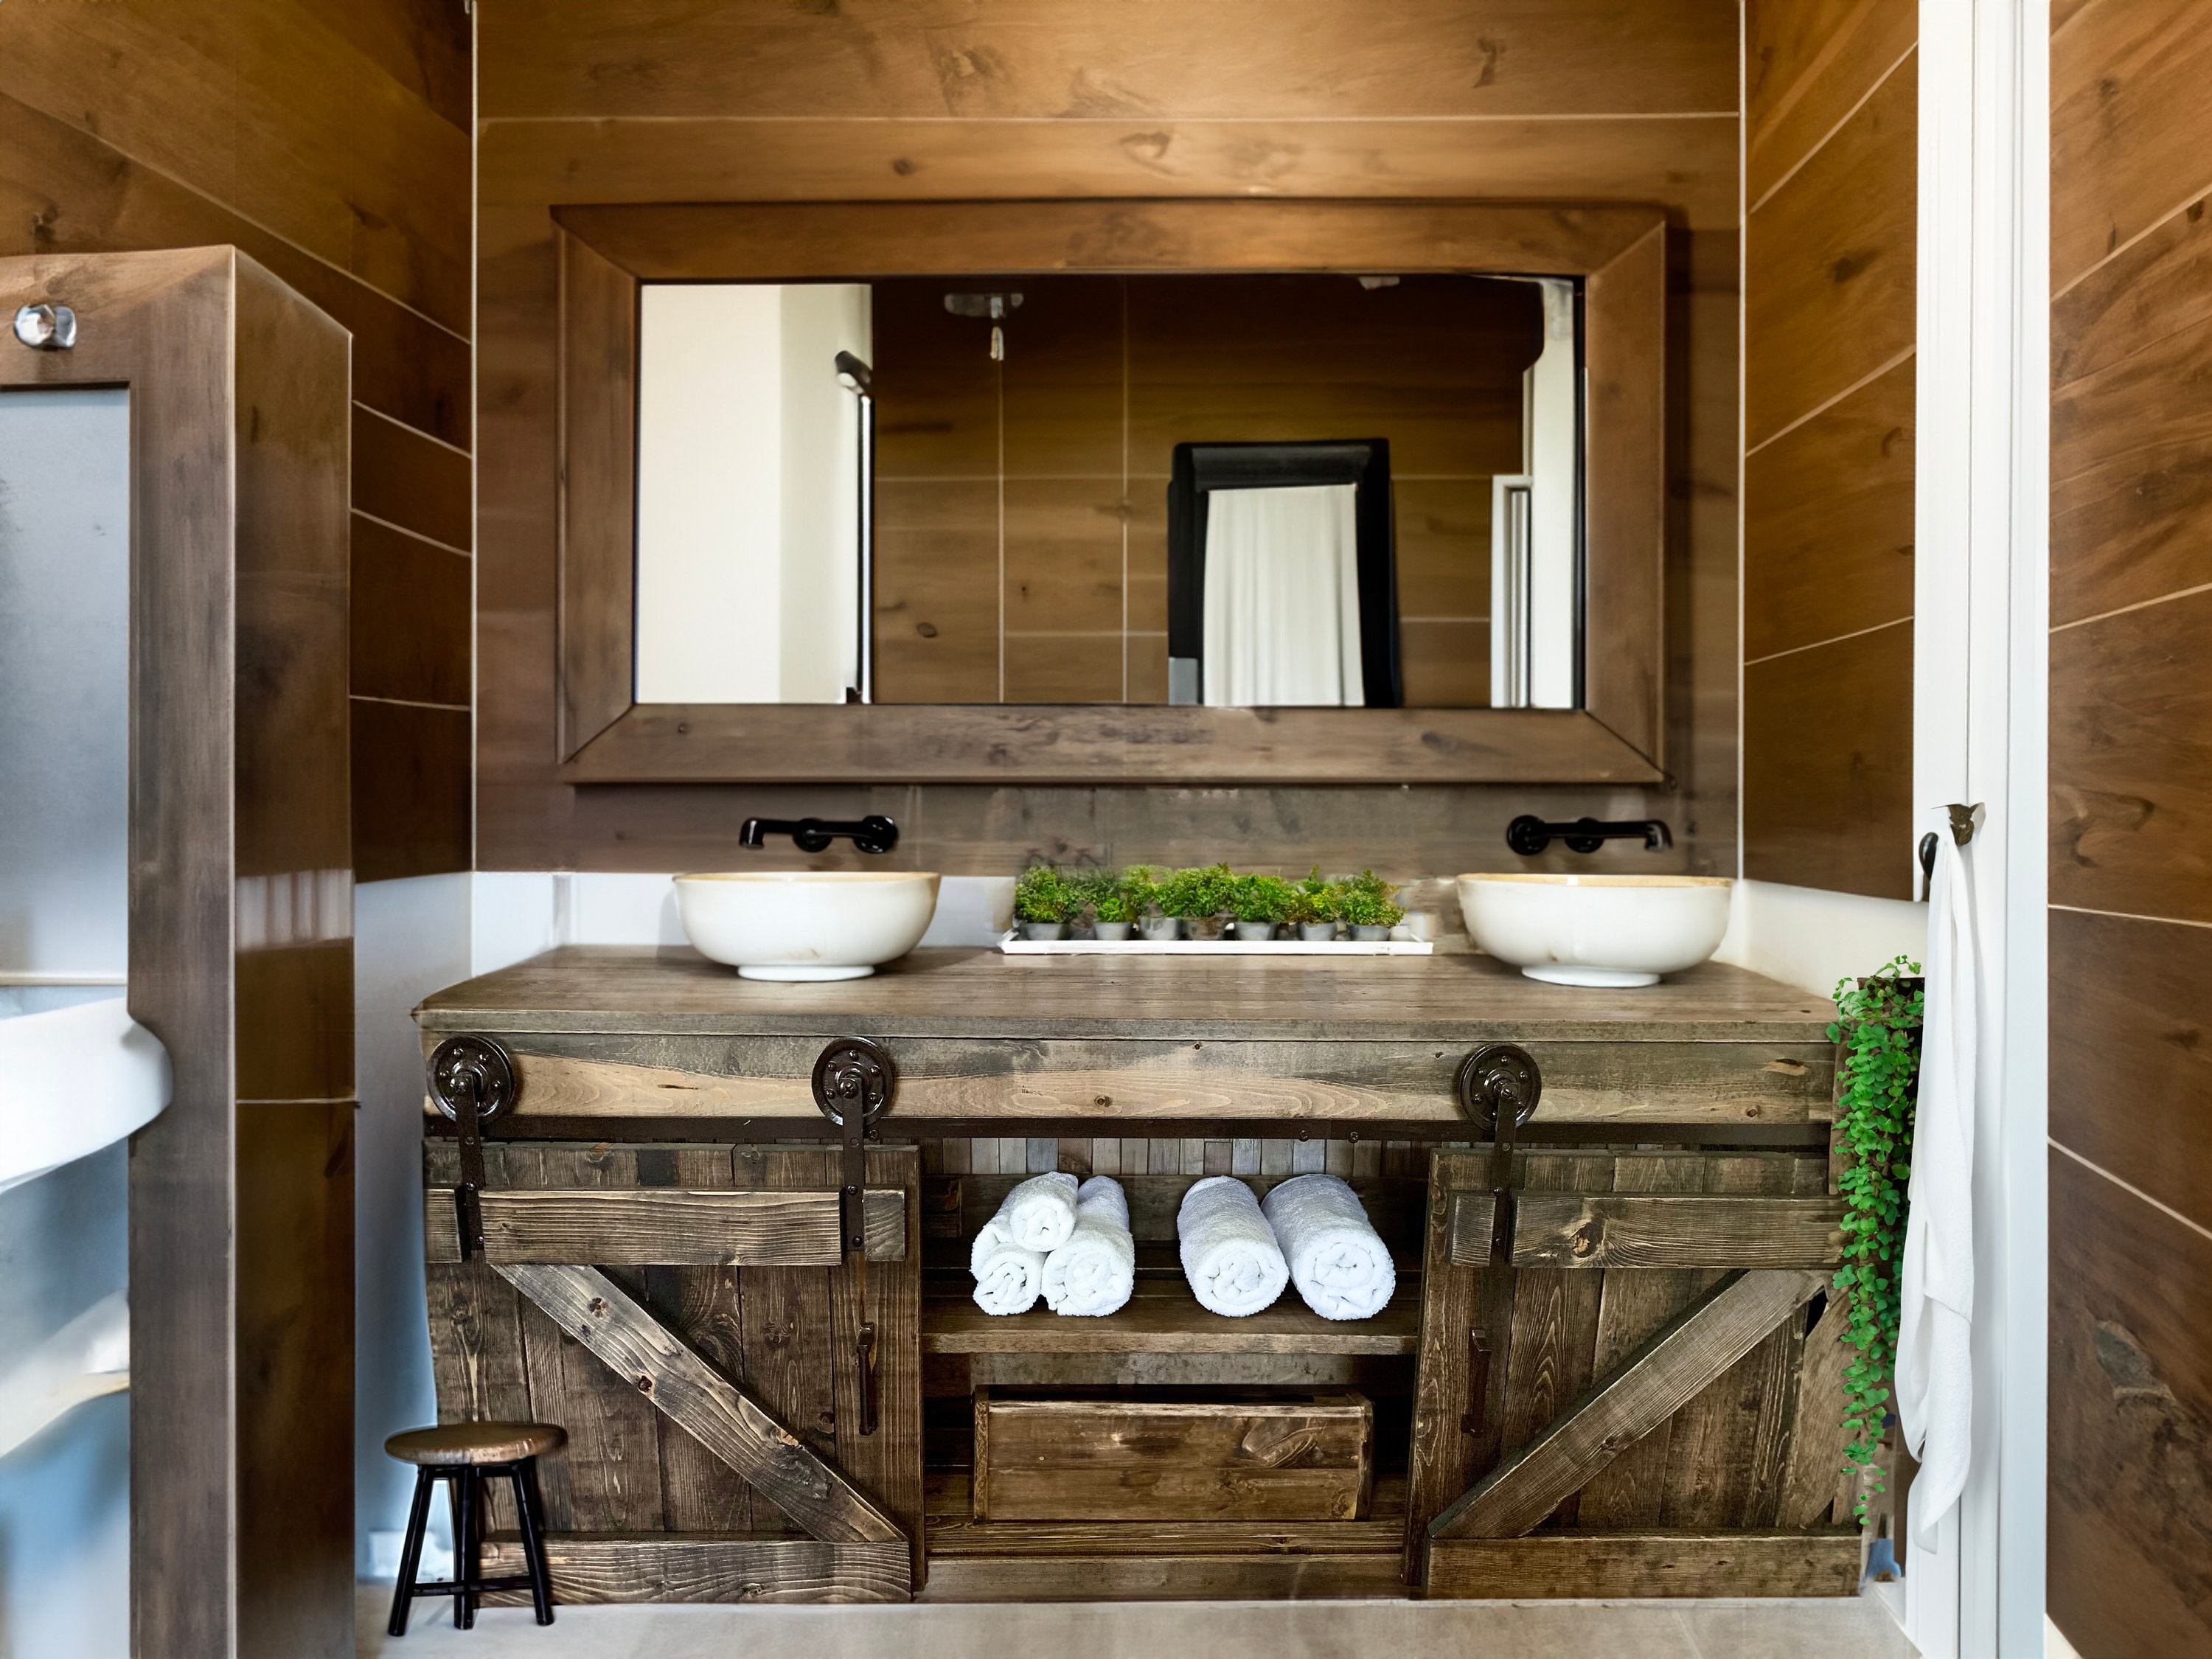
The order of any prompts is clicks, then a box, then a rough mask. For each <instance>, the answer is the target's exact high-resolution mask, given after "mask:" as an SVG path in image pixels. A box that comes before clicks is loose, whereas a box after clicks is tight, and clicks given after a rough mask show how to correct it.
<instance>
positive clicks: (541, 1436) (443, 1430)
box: [384, 1423, 568, 1468]
mask: <svg viewBox="0 0 2212 1659" xmlns="http://www.w3.org/2000/svg"><path fill="white" fill-rule="evenodd" d="M567 1438H568V1431H566V1430H565V1429H560V1428H556V1427H555V1426H554V1425H552V1424H550V1423H442V1424H441V1425H438V1426H437V1427H436V1428H435V1429H409V1430H407V1431H405V1432H404V1433H403V1434H395V1435H393V1436H392V1438H391V1439H389V1440H387V1441H386V1442H385V1443H384V1449H385V1450H386V1452H388V1453H390V1454H391V1455H392V1456H394V1457H396V1458H398V1460H399V1461H400V1462H403V1463H413V1464H416V1465H418V1466H421V1467H431V1468H435V1467H437V1466H439V1465H449V1464H454V1463H468V1464H481V1463H517V1462H521V1461H522V1460H523V1459H524V1458H526V1457H537V1456H539V1455H542V1454H544V1453H546V1452H549V1451H551V1450H552V1449H554V1448H555V1447H556V1446H558V1445H559V1444H560V1443H562V1441H564V1440H566V1439H567Z"/></svg>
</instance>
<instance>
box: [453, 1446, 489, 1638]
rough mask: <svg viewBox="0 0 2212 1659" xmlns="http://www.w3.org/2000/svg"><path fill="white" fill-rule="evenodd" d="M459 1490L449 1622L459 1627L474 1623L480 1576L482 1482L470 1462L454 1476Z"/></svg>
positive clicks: (462, 1627)
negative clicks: (454, 1585)
mask: <svg viewBox="0 0 2212 1659" xmlns="http://www.w3.org/2000/svg"><path fill="white" fill-rule="evenodd" d="M454 1479H455V1480H456V1482H457V1484H458V1485H459V1487H460V1492H461V1529H460V1534H459V1537H457V1538H456V1539H455V1540H454V1559H453V1582H454V1583H458V1584H459V1586H460V1587H461V1589H460V1593H459V1595H456V1596H455V1597H454V1598H453V1623H454V1625H455V1626H458V1627H459V1628H460V1629H462V1630H474V1629H475V1628H476V1627H477V1580H478V1579H479V1578H481V1577H483V1556H482V1553H481V1552H480V1551H479V1549H478V1545H479V1544H480V1543H481V1542H482V1541H483V1483H482V1482H481V1481H480V1480H478V1479H477V1468H476V1465H474V1464H473V1463H471V1464H470V1465H469V1466H468V1467H467V1468H465V1469H462V1470H461V1471H460V1472H459V1474H457V1475H456V1476H455V1477H454Z"/></svg>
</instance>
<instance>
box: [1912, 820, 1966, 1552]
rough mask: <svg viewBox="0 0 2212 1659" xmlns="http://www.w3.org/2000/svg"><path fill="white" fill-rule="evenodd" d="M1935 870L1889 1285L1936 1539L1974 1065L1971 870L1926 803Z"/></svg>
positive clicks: (1957, 1416) (1958, 1406) (1946, 1458)
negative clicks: (1916, 1079)
mask: <svg viewBox="0 0 2212 1659" xmlns="http://www.w3.org/2000/svg"><path fill="white" fill-rule="evenodd" d="M1928 821H1929V823H1932V824H1933V825H1934V827H1935V829H1936V876H1935V879H1934V881H1932V882H1931V883H1930V884H1929V894H1928V1000H1927V1006H1926V1011H1925V1012H1924V1014H1923V1018H1922V1024H1921V1032H1920V1084H1919V1096H1918V1103H1917V1106H1916V1108H1915V1109H1914V1115H1913V1129H1912V1176H1911V1181H1910V1182H1909V1183H1908V1184H1907V1186H1906V1188H1905V1259H1904V1261H1903V1264H1902V1269H1901V1273H1900V1283H1899V1287H1898V1304H1899V1305H1898V1333H1897V1416H1898V1421H1899V1424H1900V1425H1902V1426H1903V1428H1904V1430H1905V1445H1906V1446H1907V1447H1908V1448H1909V1449H1911V1451H1912V1453H1913V1455H1915V1456H1917V1457H1918V1458H1919V1459H1920V1472H1919V1474H1917V1475H1915V1476H1914V1477H1913V1480H1912V1503H1911V1510H1912V1538H1913V1541H1914V1542H1915V1543H1917V1544H1919V1545H1920V1546H1922V1547H1923V1548H1928V1549H1934V1548H1936V1547H1937V1540H1936V1527H1937V1525H1938V1523H1939V1522H1942V1518H1943V1516H1945V1515H1946V1514H1947V1513H1948V1512H1949V1510H1950V1508H1951V1506H1952V1505H1953V1504H1955V1503H1956V1502H1958V1499H1959V1495H1960V1493H1961V1492H1964V1491H1966V1465H1967V1453H1968V1451H1969V1449H1970V1447H1971V1444H1972V1434H1973V1397H1974V1375H1973V1334H1974V1187H1973V1172H1974V1071H1975V1045H1976V1040H1977V1032H1976V1029H1975V1027H1976V1021H1975V1000H1976V996H1977V986H1976V958H1975V946H1974V908H1973V877H1972V873H1971V872H1970V871H1969V869H1968V867H1967V863H1966V849H1965V848H1961V847H1960V845H1959V843H1958V841H1957V839H1956V838H1955V837H1954V836H1953V835H1952V833H1951V819H1950V813H1949V811H1948V810H1947V809H1944V808H1941V807H1939V808H1937V809H1936V811H1934V812H1933V813H1932V814H1931V815H1930V816H1929V820H1928Z"/></svg>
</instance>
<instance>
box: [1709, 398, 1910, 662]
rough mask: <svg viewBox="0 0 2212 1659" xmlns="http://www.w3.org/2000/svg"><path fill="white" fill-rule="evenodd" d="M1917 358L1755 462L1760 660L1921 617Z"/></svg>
mask: <svg viewBox="0 0 2212 1659" xmlns="http://www.w3.org/2000/svg"><path fill="white" fill-rule="evenodd" d="M1914 379H1915V376H1914V363H1913V362H1912V360H1911V359H1910V358H1908V359H1907V360H1906V361H1905V362H1901V363H1899V365H1898V366H1897V367H1896V368H1893V369H1891V370H1890V371H1889V372H1888V373H1887V374H1883V375H1881V376H1880V377H1878V378H1877V379H1875V380H1872V381H1869V383H1868V384H1867V385H1865V386H1862V387H1860V388H1859V389H1858V390H1857V392H1852V393H1851V394H1850V396H1849V397H1847V398H1844V399H1842V400H1841V401H1840V402H1838V403H1836V404H1832V405H1831V406H1830V407H1829V408H1827V409H1825V410H1821V411H1820V413H1819V414H1818V415H1815V416H1814V417H1813V418H1812V419H1811V420H1809V421H1808V422H1805V423H1804V424H1803V425H1802V426H1801V427H1798V428H1796V429H1795V430H1794V431H1791V432H1790V433H1788V434H1786V435H1784V436H1782V437H1780V438H1778V439H1777V440H1776V441H1774V442H1772V443H1771V444H1768V445H1767V446H1766V447H1765V448H1763V449H1760V450H1759V451H1757V452H1756V453H1753V454H1751V455H1749V456H1747V457H1746V458H1745V460H1744V464H1743V537H1744V546H1745V558H1744V572H1743V654H1744V657H1745V659H1747V660H1748V661H1754V662H1755V661H1757V660H1758V659H1759V658H1761V657H1770V656H1772V655H1773V654H1774V653H1776V652H1778V651H1794V650H1796V649H1798V648H1800V647H1804V646H1808V645H1816V644H1818V643H1819V642H1820V641H1823V640H1832V639H1835V638H1837V637H1838V635H1844V634H1856V633H1858V632H1860V631H1861V630H1862V629H1869V628H1879V627H1881V625H1882V624H1883V623H1893V622H1895V621H1897V620H1898V619H1899V618H1900V617H1910V616H1911V614H1912V536H1913V528H1912V506H1913V503H1912V454H1913V443H1912V398H1913V382H1914Z"/></svg>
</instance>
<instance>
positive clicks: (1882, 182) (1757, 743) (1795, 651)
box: [1743, 0, 1918, 898]
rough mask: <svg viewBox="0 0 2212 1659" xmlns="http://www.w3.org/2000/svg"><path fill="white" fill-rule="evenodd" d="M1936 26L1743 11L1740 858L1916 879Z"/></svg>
mask: <svg viewBox="0 0 2212 1659" xmlns="http://www.w3.org/2000/svg"><path fill="white" fill-rule="evenodd" d="M1917 27H1918V18H1917V7H1916V6H1915V4H1914V3H1913V0H1749V3H1747V5H1746V7H1745V9H1744V56H1745V88H1746V90H1745V112H1744V113H1745V168H1744V206H1745V218H1744V370H1745V374H1744V431H1743V442H1744V463H1743V657H1744V671H1743V714H1744V719H1743V840H1744V847H1743V855H1744V856H1743V873H1744V874H1745V875H1747V876H1749V877H1753V878H1758V879H1761V880H1766V881H1783V882H1790V883H1794V884H1797V885H1800V886H1805V887H1825V888H1832V889H1836V890H1842V891H1845V892H1855V893H1869V894H1874V895H1876V896H1885V897H1892V898H1906V897H1910V896H1911V890H1910V885H1909V877H1910V873H1911V860H1910V857H1909V851H1910V847H1909V842H1910V829H1911V787H1912V626H1911V624H1912V534H1913V531H1912V477H1913V474H1912V436H1913V434H1912V421H1913V372H1914V364H1913V343H1914V339H1913V337H1914V331H1915V326H1916V324H1915V305H1916V300H1915V294H1914V273H1915V264H1916V260H1915V246H1914V245H1915V241H1916V227H1915V212H1916V202H1917V166H1918V162H1917V102H1918V79H1917V77H1918V68H1917V54H1916V52H1915V51H1914V43H1915V40H1916V38H1917Z"/></svg>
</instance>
